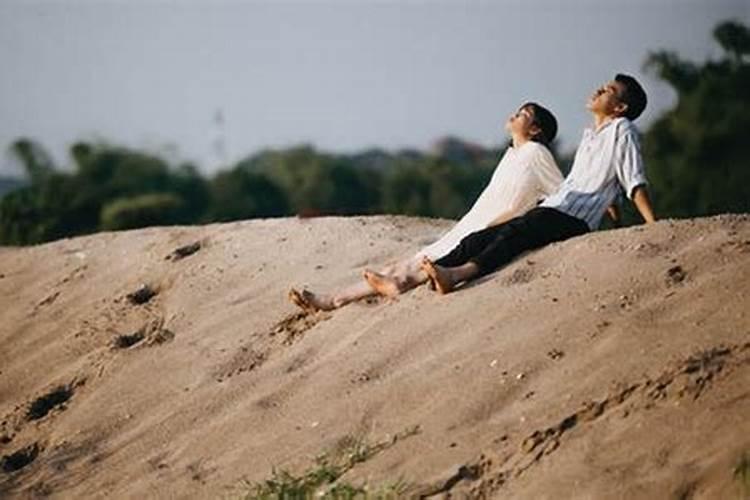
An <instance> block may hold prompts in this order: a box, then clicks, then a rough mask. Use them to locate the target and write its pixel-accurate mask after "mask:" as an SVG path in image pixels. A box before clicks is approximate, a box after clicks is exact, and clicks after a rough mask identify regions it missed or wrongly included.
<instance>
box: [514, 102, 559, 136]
mask: <svg viewBox="0 0 750 500" xmlns="http://www.w3.org/2000/svg"><path fill="white" fill-rule="evenodd" d="M523 108H531V110H532V111H533V112H534V121H533V123H534V125H536V126H537V127H539V129H540V130H541V132H539V133H538V134H535V135H534V136H533V137H532V138H531V140H532V141H535V142H540V143H542V144H544V145H545V146H548V145H549V143H551V142H552V141H553V140H554V139H555V136H556V135H557V118H555V115H553V114H552V112H551V111H550V110H548V109H547V108H545V107H544V106H542V105H540V104H537V103H535V102H527V103H525V104H524V105H523V106H521V107H520V108H519V109H523Z"/></svg>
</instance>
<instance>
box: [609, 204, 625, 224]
mask: <svg viewBox="0 0 750 500" xmlns="http://www.w3.org/2000/svg"><path fill="white" fill-rule="evenodd" d="M607 215H609V218H610V219H612V223H613V224H614V225H615V227H620V225H621V224H622V220H621V219H620V207H618V206H617V205H616V204H614V203H613V204H611V205H610V206H608V207H607Z"/></svg>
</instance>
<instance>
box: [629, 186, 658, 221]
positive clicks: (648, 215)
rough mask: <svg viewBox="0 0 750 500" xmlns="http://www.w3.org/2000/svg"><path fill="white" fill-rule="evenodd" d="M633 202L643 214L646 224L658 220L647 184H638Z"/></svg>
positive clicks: (634, 191)
mask: <svg viewBox="0 0 750 500" xmlns="http://www.w3.org/2000/svg"><path fill="white" fill-rule="evenodd" d="M633 204H634V205H635V208H637V209H638V213H640V214H641V217H643V220H645V221H646V224H650V223H651V222H655V221H656V216H654V209H653V207H652V206H651V198H649V196H648V191H647V190H646V187H645V186H638V187H636V188H635V189H634V190H633Z"/></svg>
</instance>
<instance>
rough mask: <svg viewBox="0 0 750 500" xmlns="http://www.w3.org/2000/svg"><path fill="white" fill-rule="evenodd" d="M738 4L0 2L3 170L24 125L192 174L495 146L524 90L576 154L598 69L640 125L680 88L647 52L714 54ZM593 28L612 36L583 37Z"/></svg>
mask: <svg viewBox="0 0 750 500" xmlns="http://www.w3.org/2000/svg"><path fill="white" fill-rule="evenodd" d="M748 11H750V8H748V7H746V6H744V5H743V2H741V1H735V0H722V1H720V2H708V1H689V2H678V1H676V0H660V1H658V2H656V3H654V2H651V3H646V2H635V3H633V4H629V5H617V4H615V3H614V2H608V3H605V4H597V3H593V2H590V1H587V0H578V1H576V2H575V3H572V4H569V5H566V6H565V8H562V7H561V6H559V5H555V4H553V3H551V2H547V1H544V0H541V1H536V2H533V3H532V4H528V3H524V4H521V3H520V2H515V1H512V2H505V3H502V4H500V3H489V2H475V3H471V4H469V5H466V4H459V3H456V2H451V1H443V2H413V3H408V4H405V5H402V4H395V3H391V2H361V3H357V4H355V5H352V4H342V3H337V2H316V1H308V2H300V3H294V4H293V3H281V4H270V3H266V2H245V3H243V2H222V3H218V4H209V3H207V2H204V1H197V2H191V3H190V4H188V5H184V4H177V3H173V2H151V3H146V2H137V3H130V4H123V3H121V2H108V3H106V4H96V3H92V2H84V1H74V0H58V1H55V2H31V3H29V2H20V1H17V0H13V1H10V2H7V3H4V4H3V5H2V6H0V33H1V34H0V60H2V61H4V63H5V64H4V69H5V74H6V75H7V77H6V78H4V79H2V81H0V114H1V115H2V116H3V117H4V118H5V120H3V121H2V122H0V148H2V150H3V155H2V158H3V160H2V163H0V175H8V174H10V173H13V172H12V170H13V169H14V168H17V166H16V167H14V166H13V165H12V163H13V162H12V160H11V159H10V158H9V154H8V147H9V145H10V143H11V142H12V141H13V140H16V139H18V138H21V137H28V138H30V139H33V140H36V141H38V142H39V143H40V144H42V145H43V146H44V147H45V148H46V149H47V150H48V151H49V152H50V153H51V155H52V157H53V159H54V161H55V163H56V164H57V165H60V166H63V167H64V166H67V165H69V163H70V161H69V158H68V155H67V148H68V147H69V146H70V145H71V144H72V143H74V142H75V141H78V140H85V141H96V140H97V139H103V140H104V142H107V143H110V144H114V145H119V146H124V147H128V148H132V149H138V150H146V151H149V152H154V153H157V154H160V155H163V156H164V157H165V158H167V159H168V160H169V161H170V162H175V161H176V162H191V163H194V164H197V165H198V166H199V168H200V170H201V172H202V173H203V174H212V173H214V172H216V171H217V170H218V169H219V168H221V167H223V168H226V167H228V166H230V165H232V164H234V163H236V162H237V161H238V160H240V159H242V158H245V157H247V156H251V155H253V154H256V153H258V152H260V151H262V150H264V149H280V148H286V147H291V146H296V145H303V144H304V145H310V146H312V147H314V148H315V149H316V150H318V151H326V152H331V153H337V154H355V153H359V152H364V151H366V150H369V149H383V150H386V151H390V152H393V151H398V150H401V149H414V150H419V151H427V150H428V149H429V148H430V147H431V146H432V145H433V144H434V143H435V142H437V141H438V140H440V139H442V138H445V137H449V136H450V137H457V138H459V139H461V140H462V141H466V142H468V143H475V144H479V145H481V146H483V147H486V148H492V147H498V146H499V145H501V144H502V143H503V142H504V140H505V133H504V131H503V129H502V125H503V123H504V122H505V118H506V117H507V116H508V115H509V114H510V113H511V112H513V111H514V110H515V108H516V107H517V106H518V105H520V104H521V103H522V102H524V101H527V100H533V101H537V102H540V103H541V104H543V105H545V106H547V107H549V108H550V109H551V110H552V111H553V112H554V113H555V115H556V116H557V118H558V121H559V122H560V133H559V135H558V139H559V144H558V145H559V151H560V152H561V154H570V153H572V152H573V151H574V150H575V147H576V145H577V142H578V139H579V138H580V134H581V131H582V129H583V128H584V127H585V126H586V125H588V123H589V121H590V119H589V116H588V113H587V112H586V110H585V99H586V98H587V97H588V95H589V94H590V93H591V91H593V90H594V89H595V88H596V87H597V86H598V85H600V84H601V83H603V81H606V80H608V79H610V78H611V77H612V76H613V75H614V73H618V72H624V73H630V74H633V75H634V76H635V77H636V78H638V79H639V80H640V81H642V83H643V84H644V86H645V87H646V89H647V91H648V93H649V100H650V105H649V107H648V108H647V110H646V112H645V113H644V115H643V117H641V118H640V119H639V120H638V121H637V122H636V124H637V125H638V127H639V128H640V129H641V130H642V131H643V130H646V129H647V128H648V126H649V125H650V124H651V123H652V122H653V120H654V119H655V118H656V117H658V116H659V115H660V114H661V113H663V112H665V111H666V110H668V109H670V108H671V107H672V106H673V105H674V102H675V94H674V92H673V91H672V90H671V88H670V87H669V86H668V85H666V84H665V83H663V82H661V81H659V80H658V78H656V77H655V76H654V75H651V74H649V73H645V72H643V70H642V63H643V61H644V60H645V58H646V56H647V54H648V52H649V51H657V50H670V51H675V52H676V53H677V54H678V55H679V56H680V57H683V58H686V59H690V60H694V61H696V62H702V61H704V60H706V59H711V58H714V57H715V56H716V55H717V54H720V53H721V51H720V49H719V47H718V45H717V44H715V43H714V42H713V41H712V30H713V28H714V27H715V25H716V24H717V23H718V22H720V21H722V20H725V19H737V20H740V21H744V22H747V20H748V18H750V12H748ZM630 27H636V28H637V29H630ZM39 33H45V36H38V34H39ZM591 40H607V41H608V42H611V43H608V44H606V45H605V44H601V45H600V47H601V50H597V51H590V43H591ZM582 54H590V55H589V56H588V57H581V55H582ZM619 57H621V58H622V60H621V62H620V63H619V64H617V65H615V64H613V63H612V60H613V59H614V58H619ZM537 75H545V77H544V78H541V77H537ZM547 75H549V76H547ZM527 76H528V77H529V78H526V77H527ZM553 77H554V78H553Z"/></svg>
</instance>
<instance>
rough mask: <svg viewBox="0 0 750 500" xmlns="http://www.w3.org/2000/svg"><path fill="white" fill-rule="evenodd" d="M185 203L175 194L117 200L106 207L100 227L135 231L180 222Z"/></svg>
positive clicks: (103, 209) (143, 195) (156, 194)
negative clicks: (135, 229) (140, 228)
mask: <svg viewBox="0 0 750 500" xmlns="http://www.w3.org/2000/svg"><path fill="white" fill-rule="evenodd" d="M184 203H185V202H184V201H183V200H182V198H180V197H179V196H177V195H175V194H173V193H150V194H142V195H138V196H133V197H128V198H117V199H116V200H114V201H112V202H110V203H107V204H106V205H104V207H103V208H102V211H101V221H100V225H99V227H100V228H101V229H105V230H117V229H134V228H138V227H145V226H156V225H169V224H177V223H179V222H180V214H181V212H182V209H183V205H184Z"/></svg>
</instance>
